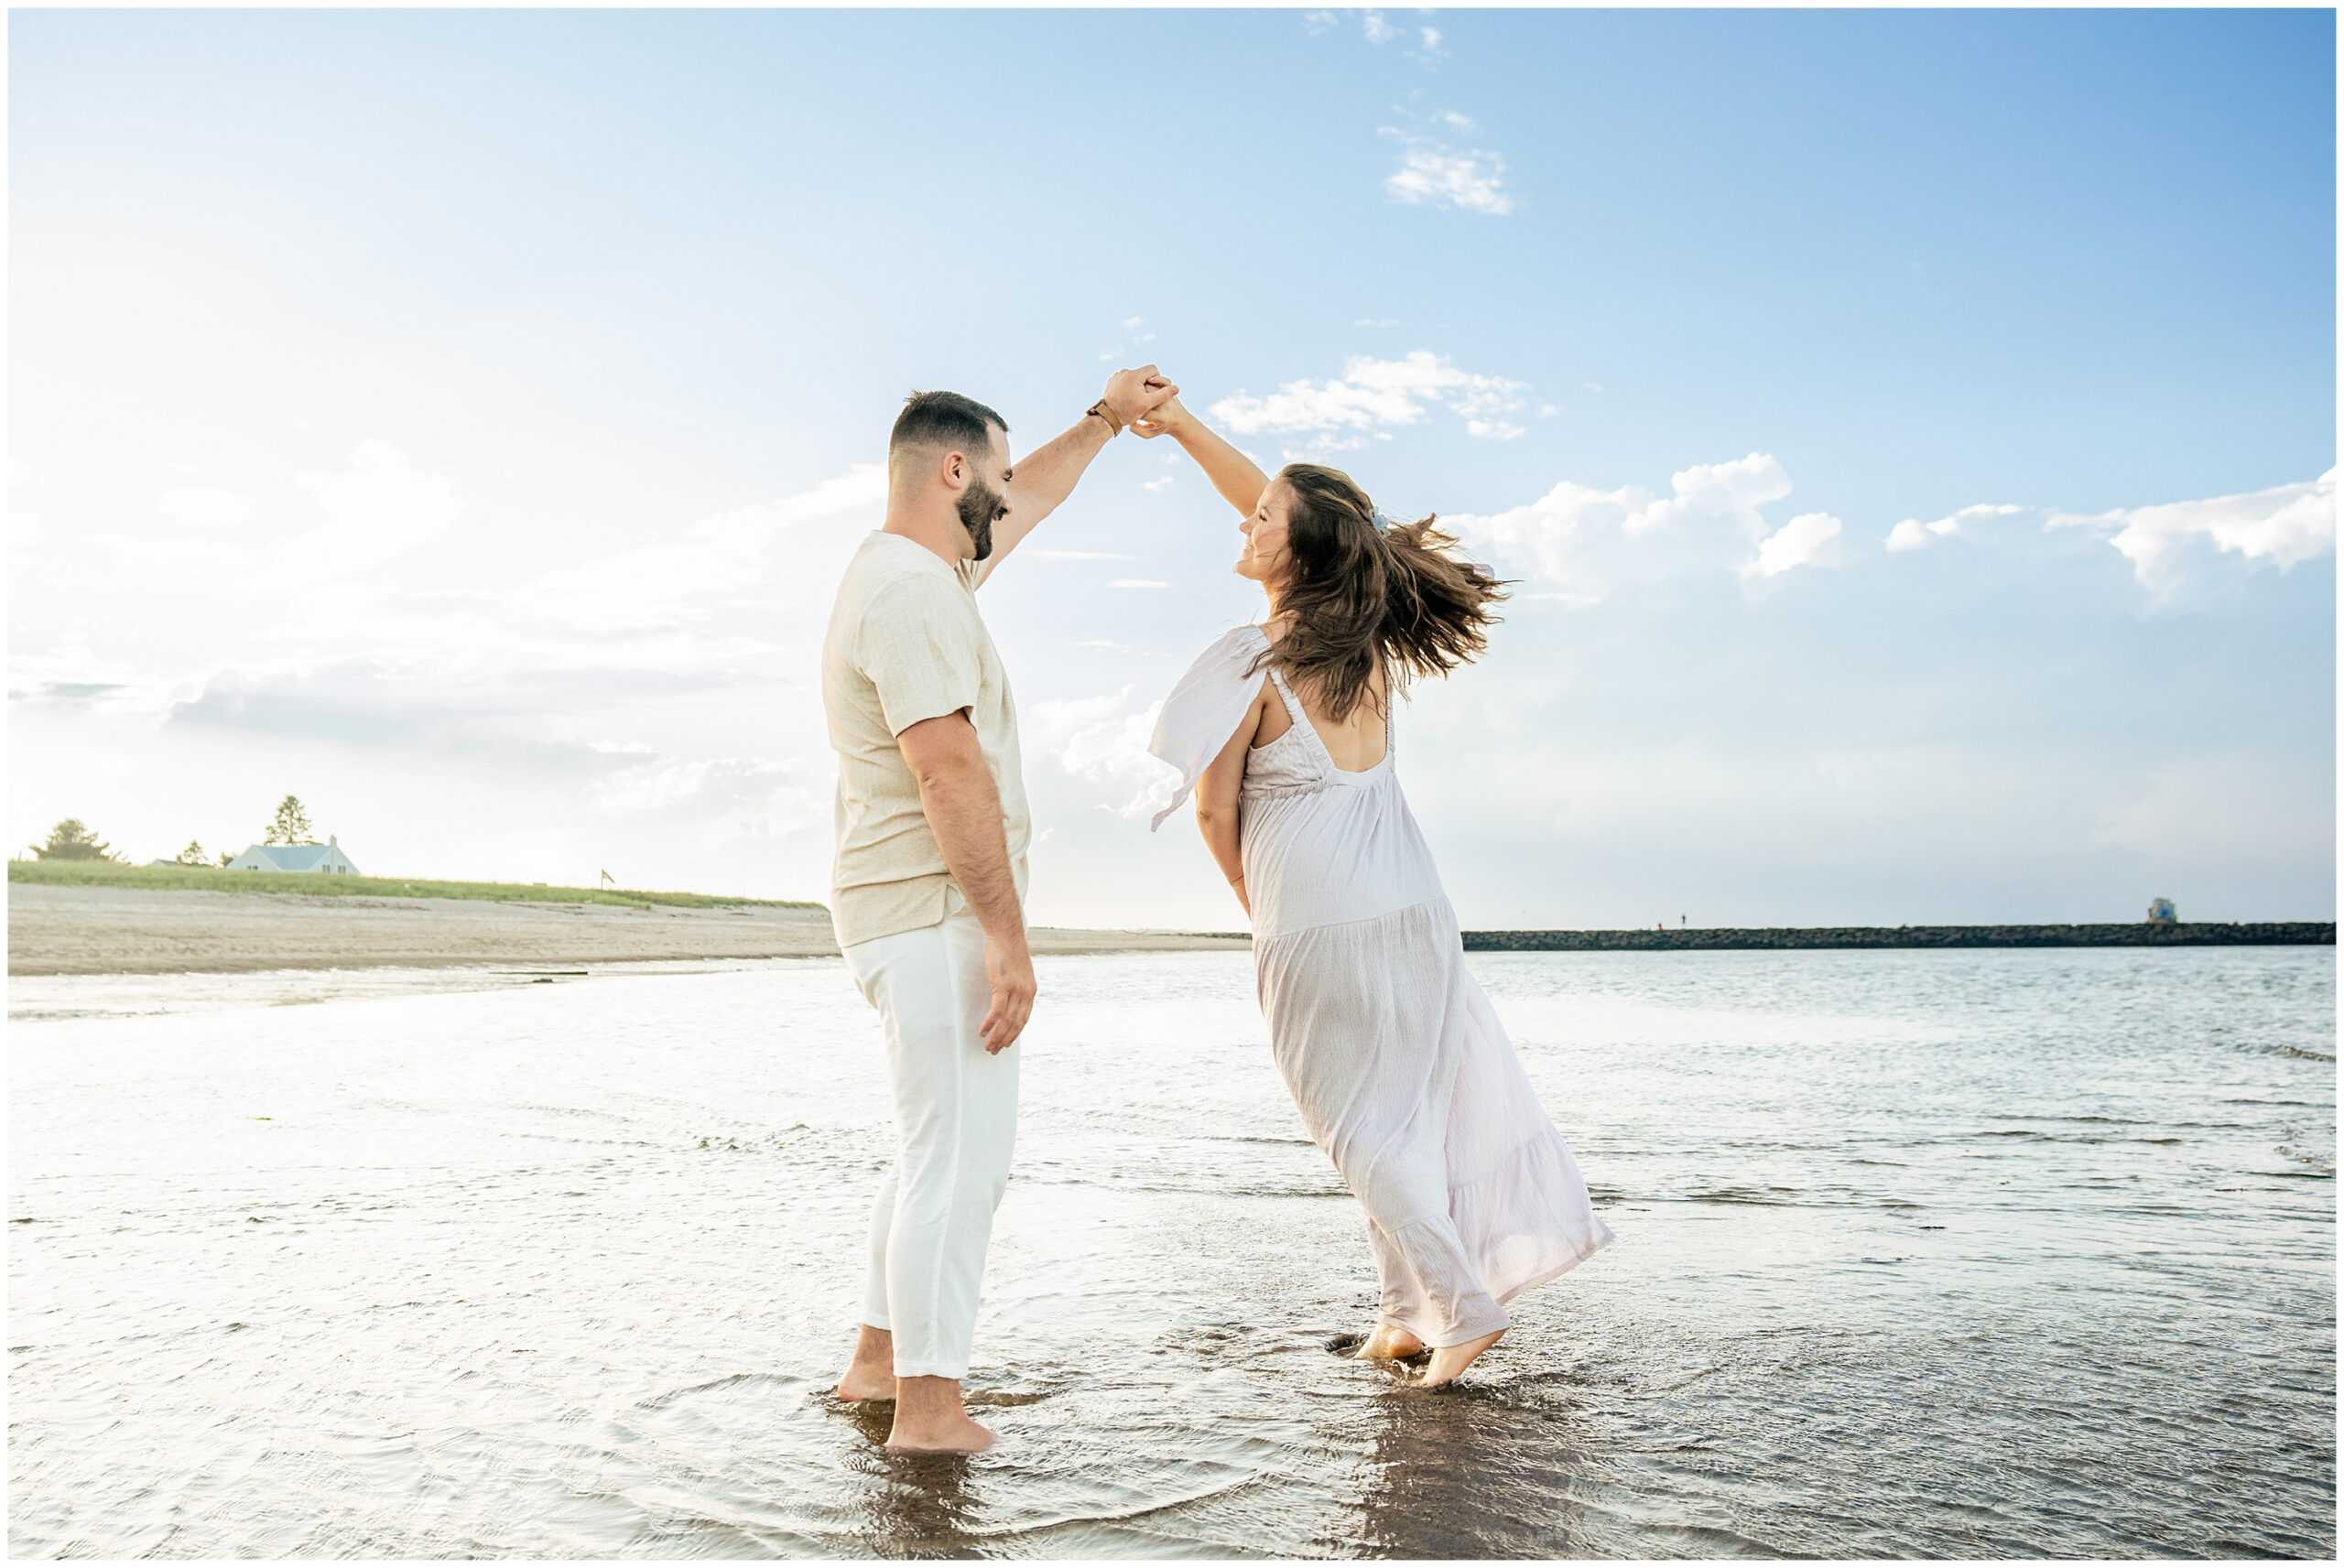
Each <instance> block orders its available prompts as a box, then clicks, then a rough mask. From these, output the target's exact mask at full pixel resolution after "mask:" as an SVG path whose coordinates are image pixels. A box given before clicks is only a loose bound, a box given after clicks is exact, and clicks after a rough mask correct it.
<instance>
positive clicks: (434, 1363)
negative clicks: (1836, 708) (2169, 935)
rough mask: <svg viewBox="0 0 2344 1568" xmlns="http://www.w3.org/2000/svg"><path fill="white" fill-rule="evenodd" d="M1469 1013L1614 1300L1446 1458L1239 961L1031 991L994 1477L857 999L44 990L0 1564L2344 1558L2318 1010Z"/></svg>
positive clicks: (1005, 1283)
mask: <svg viewBox="0 0 2344 1568" xmlns="http://www.w3.org/2000/svg"><path fill="white" fill-rule="evenodd" d="M1472 966H1473V968H1474V970H1475V971H1476V972H1477V973H1478V974H1479V975H1480V976H1481V979H1482V981H1483V983H1484V984H1485V985H1486V986H1487V987H1488V988H1489V989H1490V990H1491V992H1492V994H1493V996H1494V997H1495V998H1496V999H1497V1000H1498V1004H1499V1007H1500V1009H1501V1011H1502V1012H1503V1016H1504V1018H1505V1021H1506V1022H1507V1024H1508V1026H1509V1027H1510V1028H1511V1029H1512V1030H1513V1032H1514V1036H1515V1038H1516V1040H1517V1042H1518V1044H1519V1045H1520V1047H1521V1050H1522V1052H1523V1054H1524V1058H1525V1062H1526V1063H1527V1065H1528V1067H1529V1070H1530V1074H1531V1076H1532V1077H1533V1079H1534V1080H1535V1081H1536V1083H1537V1085H1538V1087H1539V1089H1540V1091H1541V1093H1542V1094H1543V1096H1544V1097H1545V1098H1546V1104H1547V1106H1548V1108H1549V1109H1550V1110H1551V1112H1552V1113H1553V1115H1554V1117H1555V1119H1556V1120H1557V1123H1558V1124H1559V1125H1560V1126H1561V1127H1562V1128H1563V1130H1564V1131H1565V1132H1566V1133H1567V1134H1568V1136H1569V1137H1570V1139H1571V1140H1572V1141H1573V1143H1574V1145H1575V1146H1576V1148H1577V1150H1578V1152H1579V1159H1580V1161H1581V1162H1582V1164H1583V1165H1584V1167H1585V1169H1586V1171H1587V1173H1588V1176H1589V1178H1590V1183H1591V1184H1592V1185H1593V1187H1594V1190H1595V1196H1596V1202H1597V1205H1598V1206H1599V1208H1600V1209H1601V1211H1602V1212H1603V1214H1604V1215H1605V1217H1606V1218H1607V1219H1608V1220H1609V1221H1610V1223H1611V1224H1612V1227H1614V1228H1615V1229H1616V1230H1617V1231H1618V1232H1619V1235H1620V1244H1619V1245H1618V1246H1616V1247H1614V1248H1612V1249H1610V1250H1608V1251H1606V1252H1604V1253H1603V1254H1601V1256H1600V1257H1598V1258H1597V1259H1595V1260H1592V1261H1591V1262H1590V1263H1589V1264H1588V1265H1587V1266H1586V1267H1584V1268H1582V1269H1580V1270H1579V1271H1576V1272H1574V1273H1572V1274H1569V1275H1568V1276H1566V1277H1565V1278H1563V1279H1562V1280H1560V1281H1556V1282H1555V1283H1553V1284H1551V1285H1548V1286H1546V1287H1545V1288H1543V1289H1541V1290H1539V1291H1537V1292H1533V1293H1532V1294H1531V1295H1530V1296H1528V1297H1525V1298H1524V1300H1523V1301H1522V1302H1521V1303H1518V1304H1517V1309H1516V1326H1515V1328H1514V1332H1513V1334H1512V1335H1511V1336H1509V1338H1508V1339H1507V1341H1506V1342H1505V1343H1504V1344H1503V1346H1500V1347H1499V1348H1498V1349H1497V1350H1495V1351H1494V1352H1492V1354H1491V1355H1490V1356H1488V1357H1485V1358H1484V1360H1483V1362H1482V1363H1481V1366H1480V1367H1479V1368H1477V1369H1476V1371H1475V1373H1474V1374H1473V1376H1472V1378H1471V1379H1470V1383H1469V1384H1468V1385H1467V1386H1465V1387H1462V1388H1460V1389H1457V1390H1450V1391H1447V1392H1441V1393H1425V1392H1420V1391H1416V1390H1408V1389H1406V1388H1405V1387H1403V1386H1402V1384H1401V1383H1400V1381H1399V1380H1398V1379H1395V1378H1394V1376H1392V1375H1391V1374H1389V1373H1387V1372H1384V1371H1382V1370H1379V1369H1376V1368H1371V1367H1367V1366H1362V1365H1358V1364H1354V1363H1352V1362H1351V1361H1348V1360H1346V1359H1343V1358H1341V1357H1340V1356H1338V1355H1337V1354H1334V1353H1333V1352H1332V1351H1330V1348H1329V1346H1330V1345H1331V1344H1333V1343H1335V1342H1337V1341H1338V1340H1339V1339H1340V1336H1345V1335H1347V1334H1351V1333H1356V1332H1357V1331H1359V1330H1361V1329H1362V1328H1364V1327H1365V1326H1366V1325H1367V1324H1368V1321H1369V1313H1370V1310H1371V1305H1372V1303H1373V1278H1372V1273H1371V1268H1370V1263H1369V1259H1368V1251H1367V1246H1366V1242H1365V1239H1364V1237H1363V1235H1362V1220H1361V1216H1360V1213H1359V1210H1358V1208H1357V1207H1356V1206H1355V1205H1354V1204H1353V1203H1352V1201H1351V1199H1350V1198H1349V1196H1348V1195H1346V1194H1345V1193H1344V1192H1343V1190H1342V1188H1341V1187H1340V1185H1339V1184H1338V1183H1337V1181H1336V1179H1335V1177H1334V1174H1333V1173H1332V1172H1331V1170H1330V1169H1329V1166H1328V1164H1327V1162H1326V1161H1325V1160H1324V1159H1323V1158H1322V1157H1321V1156H1320V1155H1319V1152H1318V1151H1317V1150H1316V1149H1314V1148H1313V1147H1311V1145H1310V1144H1309V1143H1308V1142H1307V1141H1305V1140H1304V1138H1303V1136H1302V1134H1301V1130H1300V1128H1299V1125H1298V1123H1297V1118H1296V1115H1295V1113H1294V1110H1293V1108H1292V1106H1291V1104H1290V1103H1289V1102H1288V1100H1287V1099H1286V1095H1285V1093H1284V1091H1283V1089H1282V1088H1281V1087H1280V1085H1279V1083H1278V1080H1277V1077H1276V1076H1275V1072H1274V1070H1273V1068H1272V1066H1271V1064H1270V1060H1269V1056H1268V1054H1267V1051H1266V1048H1265V1045H1264V1039H1263V1033H1262V1028H1261V1023H1260V1021H1259V1018H1258V1015H1257V1014H1256V1013H1255V1011H1254V1008H1253V1000H1252V994H1251V985H1250V968H1249V960H1248V958H1247V957H1246V956H1245V955H1243V954H1242V953H1235V954H1178V955H1162V956H1145V957H1080V958H1058V959H1046V960H1044V961H1043V963H1042V966H1041V973H1042V981H1043V988H1044V993H1043V995H1044V1000H1043V1005H1042V1007H1041V1008H1040V1009H1039V1011H1036V1014H1035V1022H1034V1025H1033V1027H1032V1029H1031V1031H1030V1032H1029V1033H1028V1034H1027V1035H1026V1040H1025V1043H1024V1044H1021V1045H1020V1046H1019V1047H1018V1049H1020V1050H1021V1051H1023V1052H1025V1053H1026V1058H1027V1059H1026V1065H1025V1070H1024V1072H1025V1076H1024V1085H1025V1094H1026V1100H1025V1111H1024V1120H1023V1123H1022V1132H1021V1141H1020V1145H1019V1157H1018V1164H1017V1174H1016V1176H1015V1180H1014V1181H1013V1183H1012V1184H1011V1187H1010V1191H1009V1195H1008V1197H1007V1199H1006V1201H1005V1202H1004V1206H1003V1209H1002V1213H1001V1219H1000V1224H999V1227H998V1229H997V1231H996V1234H995V1240H994V1244H993V1254H992V1263H991V1267H990V1271H989V1274H988V1279H987V1290H986V1306H985V1311H984V1314H983V1316H982V1320H981V1323H980V1326H979V1331H978V1342H977V1347H976V1365H975V1367H974V1368H973V1370H972V1372H971V1387H972V1389H973V1390H974V1402H975V1403H976V1405H977V1406H978V1407H979V1411H978V1413H979V1415H980V1417H981V1418H982V1419H983V1420H985V1421H987V1422H990V1423H991V1424H992V1425H993V1426H994V1427H995V1428H996V1429H997V1430H998V1431H999V1433H1001V1437H1002V1442H1001V1444H1000V1446H999V1447H998V1448H997V1449H996V1450H994V1451H993V1452H992V1453H989V1454H983V1455H982V1456H980V1457H978V1458H976V1459H974V1460H972V1461H947V1460H933V1459H929V1460H899V1459H893V1458H890V1457H889V1456H888V1455H886V1454H884V1452H883V1451H882V1450H881V1448H880V1446H879V1442H880V1439H882V1438H883V1437H884V1423H883V1419H882V1418H876V1417H874V1416H872V1415H868V1414H864V1413H861V1412H858V1411H852V1410H850V1409H846V1408H842V1407H841V1406H839V1405H837V1404H835V1403H834V1402H832V1401H831V1400H830V1399H829V1398H828V1397H827V1395H826V1393H825V1389H826V1387H827V1385H828V1383H829V1381H830V1379H832V1378H833V1377H834V1376H835V1374H836V1372H837V1370H838V1368H839V1367H840V1364H841V1360H842V1358H843V1356H844V1352H845V1350H846V1347H847V1344H848V1341H849V1337H850V1336H851V1334H852V1324H853V1314H854V1311H855V1308H856V1305H857V1303H858V1302H859V1299H860V1291H859V1286H860V1271H861V1268H862V1262H863V1227H864V1223H865V1213H866V1206H867V1204H868V1202H869V1199H870V1195H871V1191H872V1188H873V1185H874V1182H875V1181H876V1179H877V1177H878V1173H879V1171H880V1168H881V1164H882V1162H883V1161H884V1160H885V1159H886V1158H887V1155H888V1151H889V1144H890V1138H891V1133H890V1129H889V1123H888V1120H887V1110H886V1099H885V1094H884V1076H883V1073H882V1065H881V1060H880V1055H879V1048H878V1044H877V1040H876V1033H875V1030H874V1023H873V1020H872V1018H871V1016H870V1014H869V1013H868V1012H867V1011H865V1009H864V1008H863V1003H862V1002H861V1000H859V999H858V998H857V997H856V996H855V994H854V991H853V989H852V986H851V985H850V984H849V982H848V979H847V977H846V975H845V972H844V970H843V969H842V968H841V967H840V966H839V965H838V964H837V963H836V962H834V961H832V962H819V961H812V962H798V963H773V964H761V965H745V966H744V965H735V966H721V967H711V966H699V967H690V966H686V967H674V966H667V967H662V966H635V967H634V968H632V969H630V970H626V971H622V972H612V971H597V972H596V973H594V974H592V975H591V976H588V977H585V978H574V977H565V978H561V979H552V980H549V981H548V982H545V983H537V984H517V985H516V984H515V983H513V981H512V980H511V979H509V978H508V979H494V980H493V983H495V984H498V985H500V986H502V987H503V988H504V989H477V988H478V987H479V986H481V985H482V984H483V983H484V980H483V977H481V976H478V975H474V976H470V977H465V976H450V975H441V976H437V977H434V976H418V975H414V974H407V975H404V976H401V975H394V974H386V973H381V972H377V973H375V974H374V975H371V976H368V977H353V976H342V977H333V976H315V975H311V976H257V977H240V978H237V979H233V980H221V979H208V980H207V979H193V978H190V979H177V980H161V981H157V980H147V981H122V980H114V981H109V980H81V981H60V980H48V981H22V982H17V983H16V985H14V986H12V988H11V997H10V1004H11V1008H12V1010H13V1011H14V1013H15V1017H16V1022H15V1023H14V1024H13V1025H12V1027H11V1030H10V1033H9V1056H10V1074H11V1103H10V1109H9V1131H10V1152H9V1166H10V1177H11V1184H12V1192H11V1195H10V1198H9V1205H10V1207H9V1217H10V1221H11V1223H10V1226H9V1238H10V1249H9V1318H10V1338H11V1340H12V1344H11V1345H10V1346H9V1351H8V1367H9V1371H8V1392H9V1396H10V1411H9V1429H8V1448H9V1462H10V1470H11V1495H10V1498H9V1503H10V1509H9V1536H10V1546H11V1548H12V1550H13V1552H15V1553H16V1554H18V1555H27V1556H49V1555H106V1556H118V1555H127V1554H138V1553H152V1554H157V1555H167V1556H192V1555H214V1554H217V1555H245V1556H250V1555H259V1556H279V1555H287V1554H297V1553H298V1554H303V1555H312V1554H314V1555H328V1554H332V1555H365V1556H435V1555H480V1556H490V1555H528V1556H602V1555H611V1556H678V1555H698V1554H709V1555H775V1554H826V1555H833V1556H836V1555H855V1554H864V1553H870V1554H881V1555H890V1556H900V1555H910V1556H921V1555H930V1554H950V1555H972V1554H999V1555H1014V1556H1073V1555H1125V1554H1129V1555H1180V1554H1188V1555H1214V1556H1244V1555H1255V1554H1264V1555H1297V1556H1324V1555H1394V1556H1407V1557H1442V1556H1513V1555H1536V1556H1557V1555H1580V1554H1593V1555H1650V1556H1670V1555H1733V1554H1743V1553H1748V1554H1773V1553H1823V1554H1828V1555H1833V1556H1865V1555H1890V1556H1898V1555H1957V1556H1979V1555H1998V1554H2030V1555H2031V1554H2046V1555H2065V1554H2094V1555H2106V1554H2113V1555H2122V1556H2136V1555H2162V1554H2191V1555H2199V1554H2230V1555H2235V1554H2267V1555H2297V1556H2306V1557H2326V1556H2331V1555H2333V1552H2334V1547H2335V1544H2336V1529H2335V1520H2336V1514H2335V1502H2336V1494H2335V1447H2334V1432H2335V1391H2336V1380H2335V1379H2336V1364H2335V1350H2336V1336H2335V1324H2336V1300H2335V1288H2334V1281H2335V1273H2334V1269H2335V1219H2336V1211H2335V1152H2336V1112H2335V1105H2336V1098H2335V1091H2336V1065H2335V1031H2334V1018H2335V1011H2334V1010H2335V959H2334V954H2333V951H2332V950H2330V949H2312V948H2280V949H2233V950H2222V949H2208V948H2198V949H2179V950H2168V951H2140V950H2132V951H2076V950H2050V951H2030V952H2012V953H1979V952H1934V953H1912V952H1882V953H1829V952H1806V953H1784V954H1774V953H1711V954H1662V953H1652V954H1610V955H1582V954H1555V955H1534V954H1487V955H1476V956H1475V957H1474V958H1473V960H1472ZM468 987H469V988H472V989H465V988H468ZM256 1002H258V1003H263V1004H266V1003H270V1002H275V1003H292V1002H313V1003H315V1005H255V1003H256Z"/></svg>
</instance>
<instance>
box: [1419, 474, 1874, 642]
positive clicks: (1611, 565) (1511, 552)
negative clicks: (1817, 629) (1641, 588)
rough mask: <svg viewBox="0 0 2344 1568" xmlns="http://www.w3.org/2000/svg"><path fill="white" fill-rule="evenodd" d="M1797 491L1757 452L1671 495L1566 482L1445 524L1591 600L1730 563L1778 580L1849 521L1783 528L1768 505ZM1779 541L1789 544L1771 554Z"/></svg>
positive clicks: (1810, 519)
mask: <svg viewBox="0 0 2344 1568" xmlns="http://www.w3.org/2000/svg"><path fill="white" fill-rule="evenodd" d="M1790 492H1791V480H1790V475H1789V474H1788V473H1787V472H1786V471H1785V470H1784V468H1783V465H1782V464H1781V463H1780V462H1778V461H1776V460H1774V458H1773V457H1771V456H1769V455H1767V454H1765V453H1763V452H1752V453H1750V454H1748V455H1747V456H1745V457H1742V458H1737V459H1735V460H1732V461H1731V462H1722V463H1696V464H1694V465H1692V466H1691V467H1689V468H1685V469H1680V470H1677V472H1676V473H1674V474H1672V475H1670V476H1669V493H1668V494H1667V495H1665V496H1661V495H1655V494H1654V493H1653V492H1651V491H1649V490H1646V489H1644V487H1642V486H1640V485H1622V486H1620V487H1618V488H1617V489H1612V490H1598V489H1595V488H1593V487H1592V486H1589V485H1584V484H1579V483H1576V482H1574V481H1568V480H1566V481H1562V482H1561V483H1559V484H1557V485H1556V486H1555V487H1554V488H1553V489H1551V490H1549V491H1548V492H1546V494H1545V495H1542V496H1540V497H1539V498H1538V499H1537V500H1536V501H1533V502H1530V503H1527V504H1525V505H1522V506H1516V507H1513V508H1511V509H1509V510H1507V511H1504V512H1499V513H1494V514H1488V515H1474V514H1452V515H1450V516H1448V517H1446V518H1444V519H1443V521H1444V523H1445V524H1447V525H1448V526H1449V527H1451V528H1453V529H1454V530H1455V531H1456V532H1457V533H1458V535H1460V537H1461V538H1463V539H1464V540H1465V541H1466V542H1467V543H1468V544H1469V545H1470V546H1472V547H1474V548H1476V549H1480V550H1483V551H1486V552H1488V553H1489V554H1490V555H1491V556H1492V557H1495V559H1496V560H1497V561H1498V563H1499V564H1500V566H1501V568H1502V569H1503V571H1504V572H1505V573H1506V574H1507V575H1520V576H1526V577H1527V578H1528V579H1530V580H1531V582H1532V583H1533V584H1536V585H1539V587H1540V588H1541V589H1542V590H1543V591H1546V592H1549V593H1551V594H1553V596H1554V597H1555V598H1556V599H1557V600H1559V601H1561V602H1564V603H1569V604H1577V605H1588V604H1594V603H1597V602H1600V601H1601V600H1603V599H1605V598H1606V597H1608V596H1609V595H1611V594H1612V593H1613V592H1614V591H1616V590H1617V589H1620V588H1621V587H1622V586H1624V585H1626V584H1630V583H1637V582H1650V581H1655V580H1658V579H1662V578H1665V577H1670V576H1675V575H1679V574H1683V573H1687V572H1701V571H1723V570H1728V569H1734V570H1738V571H1741V572H1742V573H1743V574H1744V575H1745V577H1751V576H1772V575H1774V574H1775V573H1776V572H1779V571H1782V570H1785V569H1787V568H1788V567H1790V566H1795V565H1797V564H1799V563H1800V562H1802V561H1804V560H1806V559H1807V558H1808V557H1809V556H1810V555H1811V554H1812V553H1813V552H1814V551H1815V550H1817V549H1818V548H1819V547H1820V546H1822V545H1823V544H1824V543H1825V542H1826V540H1827V539H1828V537H1829V535H1830V534H1832V533H1836V532H1837V531H1838V528H1839V524H1838V522H1837V520H1836V519H1830V518H1825V517H1823V515H1822V514H1809V515H1808V516H1806V517H1801V518H1795V519H1794V520H1793V521H1792V523H1790V524H1785V525H1784V526H1783V527H1782V528H1781V529H1776V528H1774V525H1773V524H1771V523H1769V522H1768V521H1767V519H1766V517H1765V515H1764V513H1763V508H1764V507H1766V506H1768V505H1770V504H1772V503H1774V502H1777V501H1780V500H1782V499H1783V498H1784V497H1785V496H1787V495H1788V494H1790ZM1818 519H1819V520H1818ZM1826 524H1829V526H1828V528H1827V526H1826ZM1818 535H1820V536H1818ZM1770 539H1773V540H1779V541H1780V542H1779V543H1774V544H1773V545H1772V550H1771V553H1769V551H1768V543H1769V541H1770Z"/></svg>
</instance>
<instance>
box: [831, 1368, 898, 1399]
mask: <svg viewBox="0 0 2344 1568" xmlns="http://www.w3.org/2000/svg"><path fill="white" fill-rule="evenodd" d="M832 1391H833V1392H835V1393H836V1394H837V1395H838V1397H839V1398H840V1399H841V1400H845V1401H846V1402H847V1403H849V1404H861V1403H862V1402H863V1401H864V1400H892V1399H894V1398H895V1377H894V1375H893V1374H891V1373H886V1372H874V1371H871V1370H869V1369H867V1368H862V1367H849V1368H847V1369H846V1376H845V1377H843V1378H841V1379H839V1386H838V1388H837V1389H835V1390H832Z"/></svg>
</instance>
